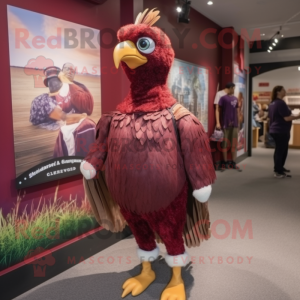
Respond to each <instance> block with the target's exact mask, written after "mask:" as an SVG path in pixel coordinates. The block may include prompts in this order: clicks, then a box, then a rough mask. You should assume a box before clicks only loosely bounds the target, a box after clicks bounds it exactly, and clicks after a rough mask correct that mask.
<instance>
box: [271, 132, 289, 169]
mask: <svg viewBox="0 0 300 300" xmlns="http://www.w3.org/2000/svg"><path fill="white" fill-rule="evenodd" d="M271 136H272V137H273V139H274V141H275V152H274V172H277V173H283V168H284V165H285V161H286V158H287V155H288V150H289V141H290V133H272V134H271Z"/></svg>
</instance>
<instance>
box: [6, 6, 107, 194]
mask: <svg viewBox="0 0 300 300" xmlns="http://www.w3.org/2000/svg"><path fill="white" fill-rule="evenodd" d="M7 14H8V31H9V53H10V76H11V93H12V108H13V128H14V151H15V169H16V187H17V188H18V189H21V188H25V187H28V186H33V185H36V184H41V183H44V182H48V181H54V180H57V179H61V178H65V177H69V176H72V175H76V174H80V170H79V166H80V163H81V161H82V159H83V158H84V157H85V156H86V155H87V153H88V151H89V146H90V145H91V143H93V142H94V137H95V127H96V122H97V121H98V120H99V118H100V115H101V84H100V46H99V43H98V40H99V34H100V31H99V30H97V29H93V28H89V27H86V26H83V25H79V24H75V23H72V22H68V21H65V20H61V19H57V18H54V17H50V16H47V15H43V14H39V13H35V12H32V11H29V10H25V9H21V8H17V7H14V6H9V5H8V6H7Z"/></svg>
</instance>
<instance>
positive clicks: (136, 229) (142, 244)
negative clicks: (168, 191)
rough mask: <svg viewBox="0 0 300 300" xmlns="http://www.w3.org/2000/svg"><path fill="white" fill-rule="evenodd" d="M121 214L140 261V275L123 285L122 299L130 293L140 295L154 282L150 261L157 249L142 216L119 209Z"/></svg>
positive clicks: (156, 255) (156, 253) (154, 256)
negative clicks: (130, 233) (133, 240)
mask: <svg viewBox="0 0 300 300" xmlns="http://www.w3.org/2000/svg"><path fill="white" fill-rule="evenodd" d="M121 213H122V215H123V216H124V218H125V220H126V221H127V223H128V225H129V227H130V229H131V231H132V233H133V235H134V237H135V239H136V242H137V244H138V246H139V248H138V251H137V254H138V257H139V258H140V260H141V261H142V271H141V273H140V275H138V276H135V277H132V278H130V279H128V280H126V281H125V283H124V284H123V289H124V291H123V294H122V297H123V298H124V297H126V296H127V295H128V294H130V293H132V296H137V295H139V294H141V293H142V292H143V291H144V290H145V289H147V287H148V286H149V285H150V284H151V283H152V282H153V281H154V280H155V273H154V271H153V270H152V268H151V261H154V260H155V259H156V258H157V257H158V255H159V249H158V247H157V245H156V243H155V235H154V232H153V230H152V229H151V228H150V226H149V224H148V223H147V221H146V220H145V219H144V218H143V215H137V214H134V213H131V212H128V211H126V210H124V209H122V208H121Z"/></svg>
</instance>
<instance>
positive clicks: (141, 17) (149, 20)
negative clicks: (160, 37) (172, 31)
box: [134, 8, 160, 26]
mask: <svg viewBox="0 0 300 300" xmlns="http://www.w3.org/2000/svg"><path fill="white" fill-rule="evenodd" d="M155 9H156V8H153V9H151V10H150V11H149V12H148V10H149V9H148V8H147V9H145V10H144V12H142V13H141V12H140V13H139V14H138V16H137V18H136V20H135V23H134V24H135V25H138V24H145V25H148V26H152V25H153V24H155V23H156V22H157V21H158V20H159V18H160V16H159V13H160V11H159V10H157V11H154V10H155ZM147 12H148V13H147Z"/></svg>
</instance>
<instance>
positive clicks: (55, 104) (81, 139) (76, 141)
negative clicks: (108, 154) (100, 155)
mask: <svg viewBox="0 0 300 300" xmlns="http://www.w3.org/2000/svg"><path fill="white" fill-rule="evenodd" d="M44 74H45V76H46V78H45V80H44V84H45V86H47V87H48V88H49V93H44V94H42V95H40V96H38V97H36V98H35V99H34V100H33V101H32V105H31V109H30V122H31V123H32V124H33V125H37V126H40V127H42V128H45V129H48V130H58V129H59V134H58V137H57V140H56V144H55V147H54V155H53V156H54V157H61V156H85V155H86V154H87V152H88V147H87V146H88V145H90V144H91V143H93V142H94V134H95V132H94V131H95V125H96V124H95V123H94V121H92V120H90V119H89V118H87V115H91V114H92V112H93V105H94V101H93V97H92V95H91V94H90V93H89V91H88V90H87V89H86V88H85V89H86V90H84V89H83V87H80V86H79V85H77V84H74V83H73V82H72V81H70V80H69V79H68V77H67V76H65V74H64V73H63V72H61V69H60V68H58V67H55V66H51V67H48V68H46V69H45V70H44Z"/></svg>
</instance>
